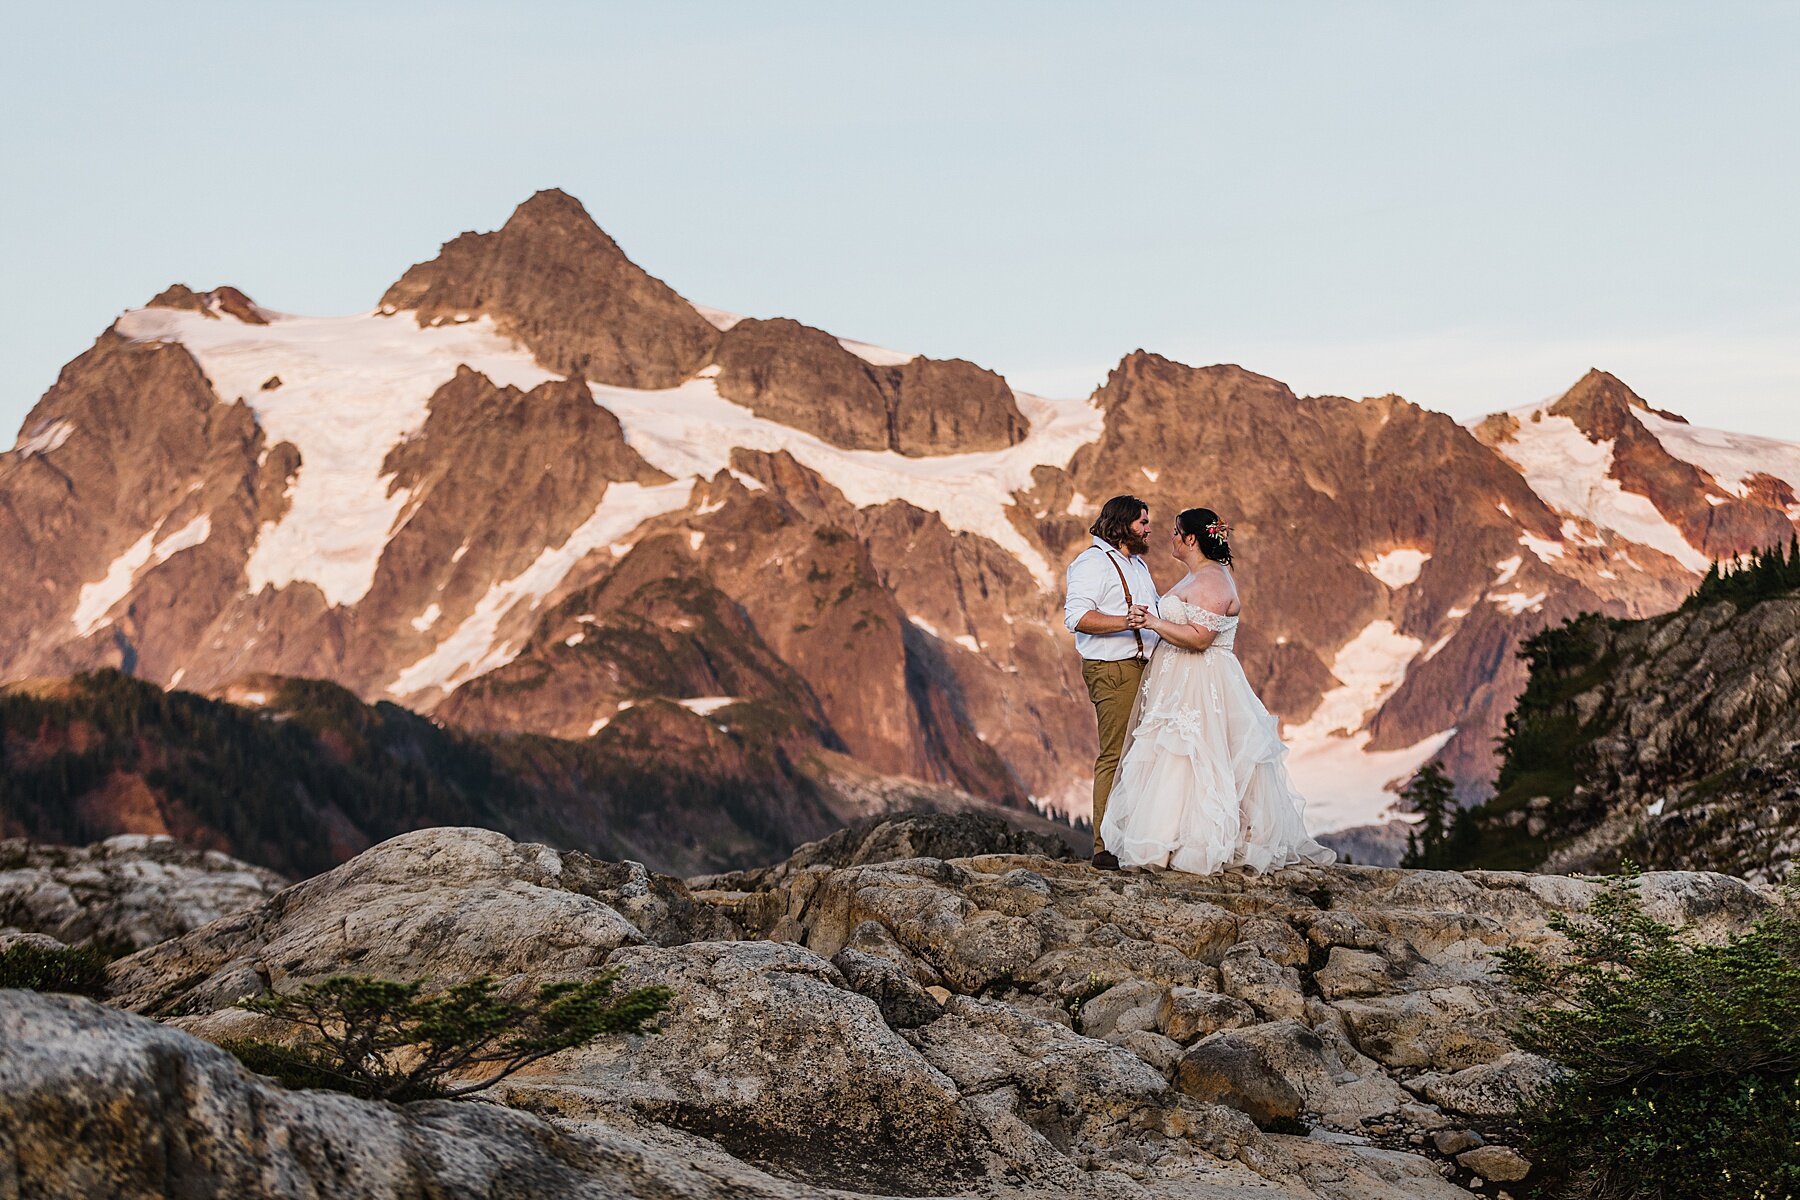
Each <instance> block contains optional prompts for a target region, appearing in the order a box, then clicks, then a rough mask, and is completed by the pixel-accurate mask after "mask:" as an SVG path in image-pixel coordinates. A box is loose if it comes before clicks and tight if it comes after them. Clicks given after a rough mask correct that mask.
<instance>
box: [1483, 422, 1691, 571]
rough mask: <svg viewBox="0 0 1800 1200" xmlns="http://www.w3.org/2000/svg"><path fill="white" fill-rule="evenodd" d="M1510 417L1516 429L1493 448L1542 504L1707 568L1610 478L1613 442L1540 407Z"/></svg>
mask: <svg viewBox="0 0 1800 1200" xmlns="http://www.w3.org/2000/svg"><path fill="white" fill-rule="evenodd" d="M1512 415H1513V416H1514V417H1516V418H1518V428H1517V430H1515V431H1514V433H1513V436H1512V437H1511V438H1510V439H1509V440H1507V441H1506V442H1503V443H1501V444H1500V445H1499V446H1497V447H1495V449H1496V450H1498V451H1499V453H1500V454H1501V456H1502V457H1504V458H1505V459H1506V460H1507V461H1508V462H1510V463H1512V464H1513V466H1514V467H1516V468H1517V469H1518V471H1519V473H1520V474H1521V475H1523V476H1524V477H1525V482H1526V483H1528V484H1530V485H1531V490H1532V491H1534V492H1536V493H1537V494H1538V496H1539V497H1540V498H1541V499H1542V500H1543V501H1544V503H1545V504H1548V505H1549V506H1550V507H1551V508H1553V509H1555V510H1556V511H1557V512H1559V513H1562V514H1564V515H1565V516H1574V517H1582V518H1585V519H1587V520H1588V521H1591V522H1593V524H1595V525H1597V526H1599V527H1600V528H1602V529H1611V530H1613V531H1614V532H1615V533H1617V534H1618V535H1619V536H1620V537H1622V538H1625V539H1627V540H1628V541H1633V542H1637V543H1639V544H1640V545H1644V546H1649V547H1651V548H1652V549H1654V550H1660V551H1662V552H1663V553H1664V554H1667V555H1668V556H1669V557H1670V558H1673V559H1674V560H1675V561H1676V562H1678V563H1680V564H1681V565H1682V566H1684V567H1686V568H1688V570H1690V571H1693V572H1695V573H1699V572H1701V571H1704V570H1706V568H1707V565H1708V563H1709V561H1710V560H1709V559H1708V558H1707V557H1706V556H1705V555H1704V554H1702V553H1700V551H1698V550H1696V549H1694V547H1693V546H1692V545H1691V544H1689V542H1688V540H1687V539H1686V538H1685V537H1683V536H1682V534H1681V530H1679V529H1677V528H1676V527H1675V526H1674V525H1673V524H1672V523H1671V522H1670V521H1669V519H1668V518H1667V517H1665V516H1663V515H1662V513H1661V512H1659V511H1658V510H1657V507H1656V505H1654V504H1652V503H1651V502H1650V498H1649V497H1647V496H1640V495H1638V494H1637V493H1636V492H1627V491H1626V490H1625V489H1624V488H1623V487H1622V486H1621V485H1620V483H1619V481H1618V480H1617V479H1614V478H1613V477H1612V463H1613V444H1612V442H1611V441H1604V442H1590V441H1588V439H1587V435H1586V434H1584V433H1582V432H1581V428H1580V427H1579V426H1577V425H1576V424H1575V422H1574V421H1572V420H1570V419H1569V418H1568V417H1558V416H1551V415H1550V414H1549V413H1547V412H1545V411H1544V410H1543V409H1541V408H1525V409H1517V410H1515V411H1514V412H1513V413H1512ZM1678 428H1686V427H1685V426H1679V427H1678Z"/></svg>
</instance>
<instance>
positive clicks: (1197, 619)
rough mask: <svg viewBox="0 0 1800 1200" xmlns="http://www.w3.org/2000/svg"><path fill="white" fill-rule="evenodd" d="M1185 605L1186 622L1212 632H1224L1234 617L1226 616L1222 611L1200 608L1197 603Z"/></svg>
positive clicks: (1229, 626) (1234, 619)
mask: <svg viewBox="0 0 1800 1200" xmlns="http://www.w3.org/2000/svg"><path fill="white" fill-rule="evenodd" d="M1186 607H1187V616H1188V622H1189V623H1190V624H1193V625H1198V626H1199V627H1200V628H1202V629H1210V630H1212V631H1213V632H1214V633H1224V632H1225V631H1226V630H1227V629H1230V628H1231V626H1232V623H1233V622H1234V621H1236V620H1237V618H1236V617H1228V616H1226V615H1225V614H1224V613H1216V612H1214V611H1213V610H1212V609H1210V608H1201V607H1200V606H1199V605H1198V604H1189V605H1187V606H1186Z"/></svg>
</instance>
